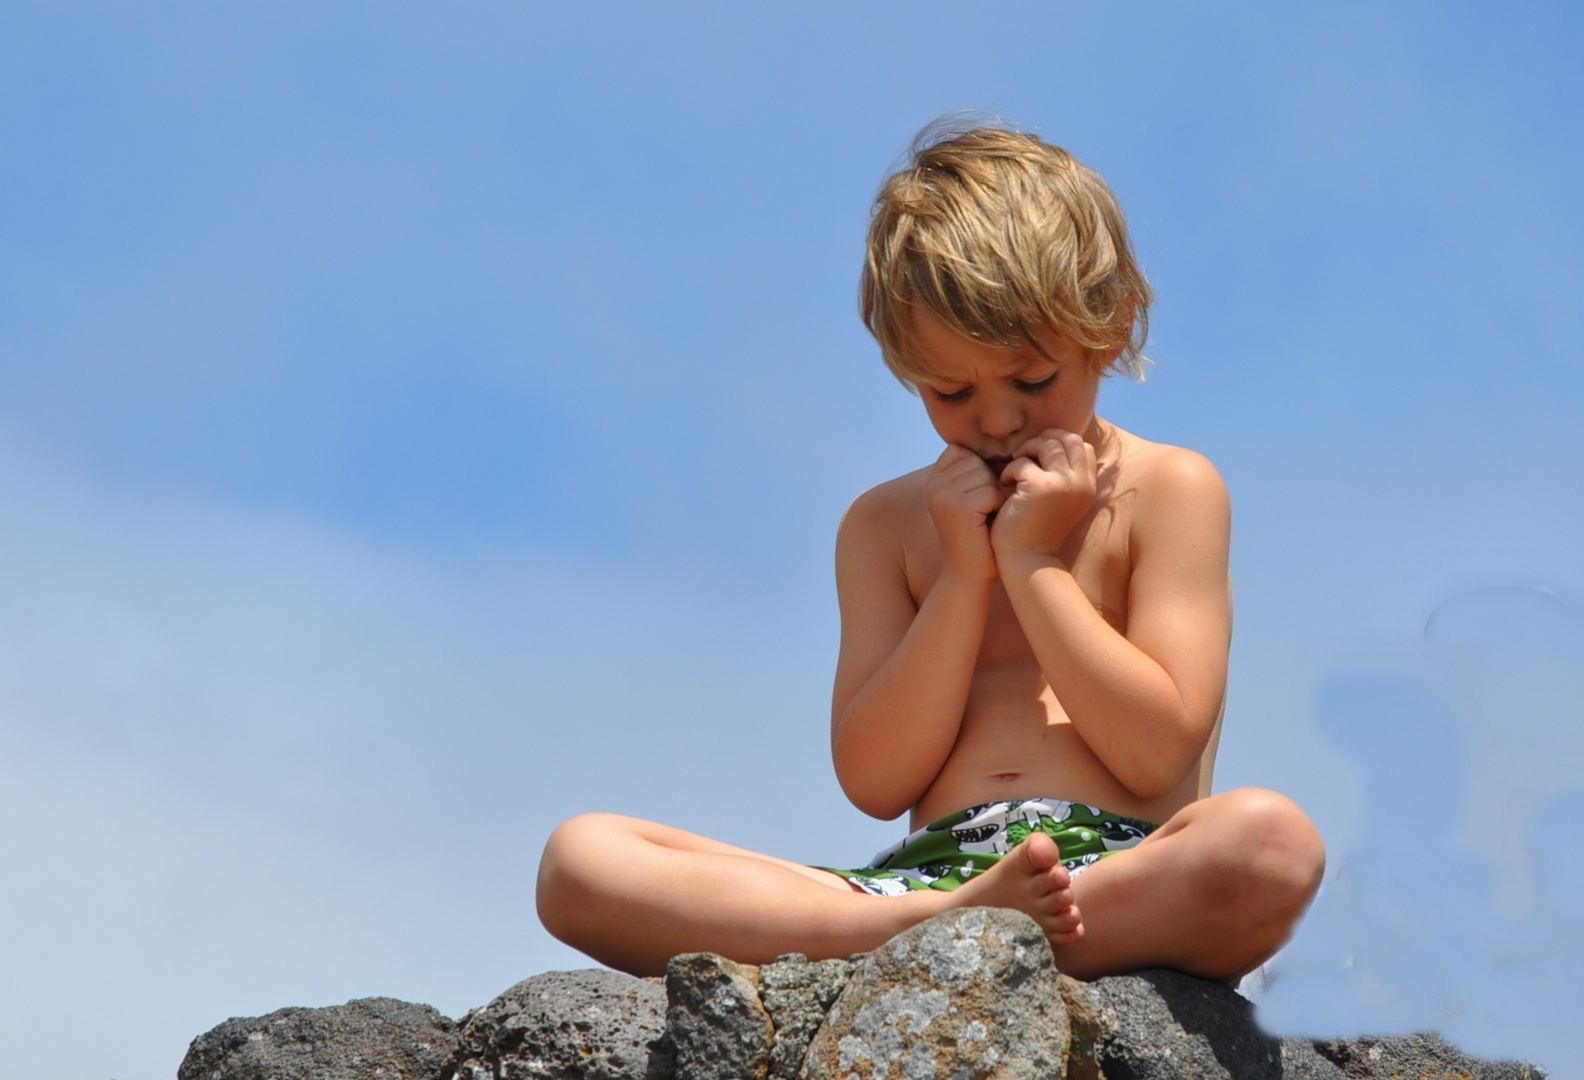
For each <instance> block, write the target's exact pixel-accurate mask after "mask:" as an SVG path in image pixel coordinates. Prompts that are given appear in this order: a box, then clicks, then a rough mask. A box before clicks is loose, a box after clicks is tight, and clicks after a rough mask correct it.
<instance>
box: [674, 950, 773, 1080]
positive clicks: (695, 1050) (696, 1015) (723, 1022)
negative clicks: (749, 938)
mask: <svg viewBox="0 0 1584 1080" xmlns="http://www.w3.org/2000/svg"><path fill="white" fill-rule="evenodd" d="M665 982H666V1001H667V1008H666V1034H667V1036H668V1037H669V1038H670V1040H671V1043H672V1045H673V1046H674V1047H675V1048H676V1080H764V1077H765V1074H766V1073H767V1072H768V1070H769V1067H770V1044H771V1039H772V1034H771V1025H770V1016H769V1014H768V1013H766V1012H765V1009H764V1005H763V1004H762V1003H761V1002H760V1000H759V969H758V968H756V967H752V966H750V965H747V964H737V963H733V962H732V961H730V960H727V959H726V958H725V957H722V956H716V955H715V954H714V953H684V954H683V955H681V956H673V957H672V958H671V962H670V963H669V964H667V965H666V980H665Z"/></svg>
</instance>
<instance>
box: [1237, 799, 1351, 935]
mask: <svg viewBox="0 0 1584 1080" xmlns="http://www.w3.org/2000/svg"><path fill="white" fill-rule="evenodd" d="M1221 799H1222V802H1223V805H1222V806H1221V807H1219V808H1218V811H1219V812H1218V813H1217V815H1216V818H1217V820H1216V821H1215V823H1214V830H1213V831H1214V832H1215V834H1216V835H1215V837H1214V840H1215V843H1214V845H1213V847H1214V850H1215V851H1216V852H1217V858H1216V861H1217V862H1218V863H1220V864H1221V869H1222V870H1223V871H1226V873H1224V875H1223V876H1222V881H1223V883H1224V886H1223V887H1229V888H1231V889H1232V890H1234V891H1235V892H1236V893H1237V894H1239V895H1240V896H1242V897H1246V898H1249V899H1256V898H1257V902H1258V904H1259V905H1260V906H1261V907H1264V908H1265V909H1266V910H1267V911H1268V912H1270V913H1271V914H1277V913H1278V912H1279V913H1280V914H1282V915H1285V916H1288V917H1290V918H1292V919H1294V920H1296V919H1297V917H1298V916H1299V915H1301V914H1303V912H1304V910H1305V909H1306V908H1307V907H1308V906H1309V902H1310V901H1311V900H1312V899H1314V895H1315V892H1316V891H1317V890H1318V889H1319V888H1320V878H1321V876H1322V875H1323V874H1324V873H1325V845H1324V843H1323V842H1322V841H1321V839H1320V833H1319V831H1318V830H1317V829H1316V828H1315V827H1314V823H1313V822H1311V821H1310V820H1309V818H1308V816H1307V815H1306V814H1305V813H1304V812H1303V811H1302V810H1300V809H1299V808H1298V806H1297V804H1296V803H1294V802H1293V801H1292V800H1291V799H1289V798H1287V797H1286V796H1285V795H1281V794H1278V793H1277V792H1274V791H1267V790H1264V789H1262V788H1243V789H1241V790H1238V791H1232V792H1228V793H1227V794H1225V795H1223V796H1221ZM1273 909H1274V910H1273Z"/></svg>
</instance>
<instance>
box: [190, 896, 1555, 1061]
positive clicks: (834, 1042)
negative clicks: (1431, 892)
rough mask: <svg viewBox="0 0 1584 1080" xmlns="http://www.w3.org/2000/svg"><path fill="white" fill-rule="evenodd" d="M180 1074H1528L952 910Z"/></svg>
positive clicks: (283, 1046) (364, 1017) (269, 1026)
mask: <svg viewBox="0 0 1584 1080" xmlns="http://www.w3.org/2000/svg"><path fill="white" fill-rule="evenodd" d="M176 1075H177V1078H178V1080H375V1078H378V1080H1177V1078H1186V1077H1193V1078H1195V1080H1199V1078H1204V1080H1212V1078H1220V1077H1232V1078H1236V1080H1277V1078H1289V1080H1345V1078H1351V1080H1377V1078H1378V1080H1388V1078H1393V1080H1395V1078H1403V1080H1408V1078H1412V1080H1452V1078H1454V1077H1456V1078H1462V1080H1520V1078H1529V1077H1541V1076H1543V1075H1544V1074H1543V1073H1541V1072H1540V1071H1539V1070H1538V1069H1536V1068H1534V1067H1533V1066H1530V1065H1524V1064H1519V1063H1515V1062H1488V1061H1476V1060H1473V1059H1471V1058H1468V1057H1465V1056H1463V1055H1462V1054H1460V1053H1459V1052H1458V1051H1457V1050H1456V1049H1454V1048H1453V1047H1451V1046H1450V1045H1448V1044H1447V1043H1446V1042H1444V1041H1443V1040H1442V1039H1440V1038H1439V1037H1438V1036H1435V1035H1411V1036H1407V1037H1404V1038H1359V1039H1351V1040H1347V1041H1330V1042H1317V1041H1311V1040H1308V1039H1298V1038H1287V1039H1277V1038H1274V1037H1272V1036H1270V1035H1267V1034H1265V1033H1264V1032H1263V1031H1261V1030H1260V1029H1259V1027H1258V1026H1257V1025H1256V1024H1255V1023H1254V1019H1253V1015H1252V1009H1251V1007H1250V1005H1249V1003H1248V1002H1247V1001H1246V1000H1244V999H1243V998H1242V997H1240V996H1239V995H1238V994H1237V993H1236V992H1235V991H1233V990H1232V989H1231V988H1230V987H1228V986H1225V985H1223V984H1221V983H1216V982H1207V981H1205V980H1203V979H1196V978H1193V977H1191V976H1188V975H1183V974H1180V973H1178V972H1174V971H1166V970H1160V969H1155V970H1148V971H1141V972H1138V973H1137V974H1134V975H1126V976H1120V977H1117V978H1109V979H1100V980H1097V981H1095V982H1092V983H1084V982H1078V981H1077V980H1075V979H1071V978H1069V977H1067V976H1066V975H1062V974H1060V973H1059V972H1058V971H1057V970H1056V965H1055V963H1054V962H1053V960H1052V958H1051V951H1050V947H1049V945H1048V944H1046V941H1045V938H1044V936H1043V935H1042V934H1041V933H1040V931H1039V928H1038V927H1037V926H1036V925H1035V923H1034V921H1033V920H1032V919H1030V918H1028V917H1027V916H1025V915H1022V914H1019V913H1017V912H1013V911H1003V910H1000V909H994V908H966V909H962V910H958V911H952V912H948V913H946V914H944V915H941V916H938V917H937V918H934V919H932V920H930V921H929V922H926V923H923V924H921V925H919V926H916V927H914V928H913V929H911V930H908V931H907V932H905V933H903V934H899V935H898V936H896V937H895V938H893V939H891V940H890V941H888V942H887V943H886V944H885V945H883V946H881V947H880V948H879V949H877V950H875V951H874V952H872V953H867V954H864V955H861V956H856V957H853V959H851V960H821V961H816V962H810V961H809V960H807V959H805V958H804V957H802V956H799V955H796V954H792V955H789V956H783V957H781V958H780V959H778V960H776V961H775V962H774V963H770V964H765V965H763V966H762V967H751V966H748V965H744V964H736V963H733V962H732V961H730V960H726V959H724V958H722V957H719V956H715V955H713V954H710V953H694V954H690V955H687V956H678V957H676V958H675V959H673V960H672V961H671V964H670V967H669V968H668V969H667V972H666V977H665V980H664V985H661V982H660V980H658V979H636V978H633V977H631V976H629V975H622V974H619V973H617V972H613V971H599V970H589V971H552V972H549V973H547V974H544V975H536V976H534V977H533V978H531V979H526V980H524V981H523V982H520V983H518V984H517V985H516V986H513V987H512V988H511V989H510V990H507V991H506V992H505V993H504V994H501V995H500V996H499V997H498V998H496V999H495V1000H494V1001H492V1002H490V1003H489V1004H488V1005H485V1006H483V1007H482V1008H478V1009H474V1010H472V1011H470V1012H469V1013H467V1014H466V1015H464V1016H463V1017H462V1018H461V1019H460V1020H457V1021H452V1020H448V1019H447V1018H445V1017H444V1016H441V1015H440V1014H439V1013H438V1012H436V1011H435V1010H434V1009H431V1008H429V1007H428V1006H426V1005H409V1004H407V1003H405V1002H400V1001H394V1000H392V999H390V998H364V999H362V1000H358V1001H352V1002H348V1003H347V1004H345V1005H338V1006H335V1007H333V1008H327V1009H282V1010H281V1011H279V1012H275V1013H271V1014H270V1015H268V1016H263V1017H258V1018H255V1019H234V1020H227V1021H226V1022H225V1023H223V1024H221V1025H220V1026H219V1027H217V1028H215V1029H214V1030H212V1031H210V1032H208V1033H206V1034H204V1035H200V1036H199V1037H198V1038H197V1039H194V1040H193V1044H192V1047H191V1048H190V1049H189V1050H188V1051H187V1057H186V1059H185V1060H183V1062H182V1064H181V1068H180V1069H179V1070H178V1072H177V1074H176Z"/></svg>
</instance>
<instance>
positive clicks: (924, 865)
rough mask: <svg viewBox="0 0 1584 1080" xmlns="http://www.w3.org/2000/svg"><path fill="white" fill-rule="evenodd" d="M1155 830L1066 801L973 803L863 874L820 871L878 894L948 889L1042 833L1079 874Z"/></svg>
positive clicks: (889, 851) (887, 853) (906, 842)
mask: <svg viewBox="0 0 1584 1080" xmlns="http://www.w3.org/2000/svg"><path fill="white" fill-rule="evenodd" d="M1157 827H1158V826H1156V825H1155V824H1153V823H1152V822H1148V821H1140V820H1139V819H1137V818H1129V817H1122V816H1121V815H1120V814H1113V813H1111V812H1110V811H1109V810H1101V809H1100V808H1099V807H1097V806H1085V805H1084V804H1083V803H1074V802H1068V801H1067V800H1065V799H1010V800H1008V801H1006V802H993V803H985V804H984V805H982V806H970V807H969V808H968V809H966V810H959V811H958V812H957V813H955V814H951V815H949V816H947V817H943V818H941V819H940V820H939V821H936V822H932V823H930V824H929V825H926V826H924V827H923V828H922V829H918V830H915V831H914V832H911V833H909V834H908V836H907V838H906V839H905V840H903V841H902V842H901V843H898V844H893V845H892V846H891V847H888V848H886V849H885V850H884V851H882V852H880V854H878V855H876V856H875V857H874V858H873V859H871V860H870V861H869V865H868V866H866V867H864V868H863V869H861V870H837V869H834V868H832V867H828V866H822V867H820V868H819V869H821V870H829V871H830V872H831V873H833V874H836V875H837V876H839V877H843V878H846V879H847V880H848V881H849V882H851V883H852V884H853V885H855V886H856V887H858V888H860V889H862V890H863V891H864V892H867V893H873V894H874V895H876V896H901V895H903V894H905V893H909V892H913V891H914V890H917V889H942V890H944V891H946V892H950V891H952V890H953V889H955V888H957V886H959V885H961V884H962V883H963V882H964V881H967V880H968V879H969V878H970V877H972V876H973V875H975V874H980V873H983V872H984V871H986V870H988V869H989V868H990V867H992V866H994V865H995V864H996V863H998V862H1000V861H1001V860H1002V858H1004V857H1005V856H1006V853H1007V852H1009V851H1011V850H1012V849H1013V848H1014V847H1016V846H1017V845H1018V844H1020V843H1022V842H1023V840H1024V839H1025V838H1027V837H1028V836H1029V835H1030V834H1032V833H1034V832H1036V831H1038V832H1042V833H1044V834H1045V835H1047V836H1049V837H1050V838H1051V839H1052V840H1055V841H1056V846H1057V848H1058V849H1060V851H1061V856H1062V865H1063V866H1065V867H1066V868H1067V872H1068V873H1070V874H1071V875H1072V876H1073V877H1077V876H1078V875H1079V874H1081V873H1083V872H1084V871H1085V870H1087V869H1088V868H1089V867H1091V866H1093V865H1094V864H1095V863H1097V862H1099V861H1100V860H1101V859H1103V858H1105V857H1106V856H1107V855H1112V854H1115V853H1116V852H1118V851H1126V850H1127V849H1128V848H1130V847H1134V846H1136V845H1138V844H1139V843H1140V842H1142V841H1143V839H1144V838H1145V837H1146V836H1148V835H1149V834H1150V833H1152V832H1154V831H1155V830H1156V828H1157Z"/></svg>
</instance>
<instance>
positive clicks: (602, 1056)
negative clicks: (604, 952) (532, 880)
mask: <svg viewBox="0 0 1584 1080" xmlns="http://www.w3.org/2000/svg"><path fill="white" fill-rule="evenodd" d="M664 1034H665V992H664V991H663V990H662V989H661V988H660V986H659V984H658V983H656V982H653V981H651V980H648V979H635V978H633V977H632V976H631V975H623V974H621V973H620V972H617V971H603V970H598V969H590V970H585V971H550V972H546V973H545V974H543V975H535V976H534V977H533V978H531V979H524V980H523V981H522V982H520V983H518V984H517V985H516V986H513V987H512V988H511V989H510V990H507V991H506V992H505V993H504V994H501V995H500V996H499V997H497V998H496V999H495V1000H494V1001H491V1002H490V1003H489V1004H488V1005H485V1006H484V1007H483V1008H480V1009H475V1010H474V1011H472V1012H470V1013H468V1014H467V1016H466V1017H464V1019H463V1023H462V1025H461V1030H460V1032H459V1033H458V1037H457V1040H456V1043H457V1048H456V1053H455V1055H454V1056H453V1057H452V1058H451V1060H450V1063H449V1067H448V1068H447V1069H446V1070H445V1071H444V1072H443V1073H440V1074H439V1075H440V1076H441V1077H443V1078H449V1080H530V1078H531V1080H668V1078H669V1077H670V1076H671V1072H672V1069H671V1055H670V1048H669V1046H668V1045H667V1044H666V1043H665V1041H664V1038H663V1036H664Z"/></svg>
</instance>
